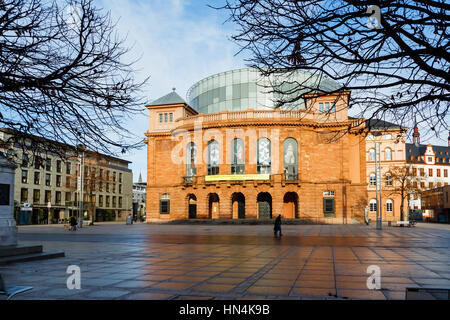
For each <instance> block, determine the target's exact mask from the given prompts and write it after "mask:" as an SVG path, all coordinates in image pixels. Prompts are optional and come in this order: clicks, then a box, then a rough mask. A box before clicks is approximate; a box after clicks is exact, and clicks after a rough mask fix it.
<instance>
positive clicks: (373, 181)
mask: <svg viewBox="0 0 450 320" xmlns="http://www.w3.org/2000/svg"><path fill="white" fill-rule="evenodd" d="M370 185H371V186H376V185H377V176H376V175H375V173H372V174H371V175H370Z"/></svg>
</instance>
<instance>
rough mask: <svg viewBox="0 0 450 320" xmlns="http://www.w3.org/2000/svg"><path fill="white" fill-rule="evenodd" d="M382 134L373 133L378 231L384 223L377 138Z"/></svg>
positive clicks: (379, 153)
mask: <svg viewBox="0 0 450 320" xmlns="http://www.w3.org/2000/svg"><path fill="white" fill-rule="evenodd" d="M381 135H382V133H381V132H379V131H377V132H373V136H374V137H375V176H376V179H377V183H376V201H377V230H381V228H382V222H383V209H382V203H383V202H382V199H381V198H382V197H381V152H380V142H379V141H377V138H376V137H380V136H381Z"/></svg>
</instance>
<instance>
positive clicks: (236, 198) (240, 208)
mask: <svg viewBox="0 0 450 320" xmlns="http://www.w3.org/2000/svg"><path fill="white" fill-rule="evenodd" d="M231 201H232V205H233V217H236V213H237V218H238V219H245V197H244V195H243V194H242V193H240V192H239V193H233V197H232V200H231Z"/></svg>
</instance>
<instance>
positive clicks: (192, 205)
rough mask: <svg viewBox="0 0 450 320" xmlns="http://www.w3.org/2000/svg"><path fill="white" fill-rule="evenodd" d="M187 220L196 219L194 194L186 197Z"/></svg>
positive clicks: (195, 198)
mask: <svg viewBox="0 0 450 320" xmlns="http://www.w3.org/2000/svg"><path fill="white" fill-rule="evenodd" d="M188 208H189V219H197V197H196V196H195V195H194V194H189V196H188Z"/></svg>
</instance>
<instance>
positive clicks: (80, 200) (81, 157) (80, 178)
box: [78, 144, 85, 228]
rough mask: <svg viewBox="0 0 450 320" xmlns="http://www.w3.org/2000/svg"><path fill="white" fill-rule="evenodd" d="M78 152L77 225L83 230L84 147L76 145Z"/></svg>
mask: <svg viewBox="0 0 450 320" xmlns="http://www.w3.org/2000/svg"><path fill="white" fill-rule="evenodd" d="M78 150H79V151H81V154H80V155H79V156H78V158H79V161H80V171H79V176H78V192H79V193H78V195H79V198H78V208H79V209H78V225H79V227H80V228H83V210H84V203H83V200H84V199H83V184H84V181H83V180H84V179H83V174H84V170H83V169H84V168H83V167H84V150H85V146H84V145H82V144H80V145H78Z"/></svg>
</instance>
